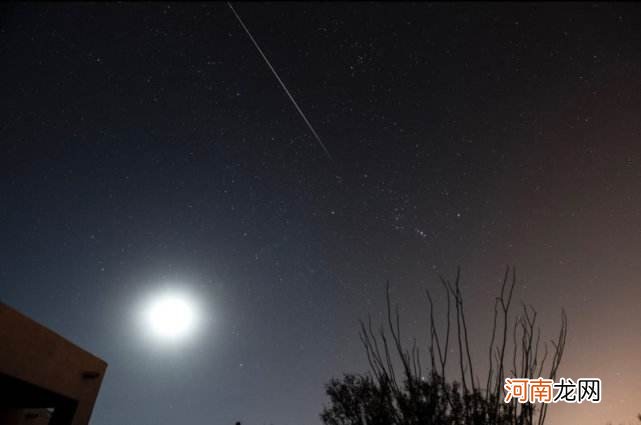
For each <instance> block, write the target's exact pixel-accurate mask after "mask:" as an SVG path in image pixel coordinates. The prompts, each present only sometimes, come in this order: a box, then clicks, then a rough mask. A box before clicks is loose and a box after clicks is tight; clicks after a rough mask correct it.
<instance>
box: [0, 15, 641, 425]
mask: <svg viewBox="0 0 641 425" xmlns="http://www.w3.org/2000/svg"><path fill="white" fill-rule="evenodd" d="M235 7H236V10H237V11H238V12H239V14H240V15H241V16H242V18H243V19H244V21H245V23H246V24H247V26H248V27H249V28H250V29H251V31H252V33H253V35H254V36H255V38H256V39H257V41H258V42H259V43H260V44H261V47H262V48H263V49H264V51H265V53H266V54H267V56H269V59H270V60H271V61H272V63H273V65H274V67H275V68H276V69H277V70H278V72H279V74H280V76H281V77H282V79H283V80H284V82H285V83H286V85H287V86H288V88H289V89H290V91H291V93H292V95H293V96H294V97H295V98H296V100H297V101H298V103H299V104H300V106H301V108H302V109H303V110H304V111H305V114H306V115H307V117H308V118H309V120H310V121H311V123H312V124H313V126H314V128H315V129H316V131H318V133H319V134H320V136H321V137H322V139H323V142H324V143H325V145H326V146H327V148H328V150H329V152H330V153H331V159H330V158H328V157H327V155H325V153H324V152H323V150H322V148H321V147H320V146H319V144H318V143H317V141H316V140H315V139H314V137H313V135H312V133H311V132H310V130H309V128H308V127H307V126H306V124H305V122H304V121H303V120H302V118H301V117H300V115H299V114H298V113H297V111H296V109H295V108H294V106H293V105H292V103H291V102H290V100H289V99H288V98H287V96H286V95H285V93H284V92H283V90H282V89H281V87H280V86H279V85H278V82H277V81H276V79H275V78H274V76H273V75H272V74H271V72H270V70H269V68H268V67H267V65H266V64H265V62H264V61H263V59H262V58H261V57H260V55H259V54H258V52H257V51H256V49H255V48H254V46H253V45H252V44H251V41H250V40H249V38H248V37H247V35H246V34H245V33H244V32H243V29H242V28H241V26H240V25H239V23H238V21H237V20H236V19H235V17H234V15H233V14H232V13H231V10H230V9H229V8H228V7H227V6H226V4H224V3H211V4H171V5H170V4H150V3H147V4H141V3H138V4H133V3H132V4H123V3H119V4H82V3H75V4H67V5H64V4H46V3H33V4H13V5H5V6H2V9H0V12H1V17H0V60H1V63H2V67H1V68H0V117H1V118H0V143H1V146H2V151H1V155H0V173H1V179H0V235H1V237H0V258H1V261H0V299H1V300H2V301H3V302H5V303H7V304H9V305H11V306H13V307H15V308H17V309H18V310H20V311H22V312H24V313H25V314H27V315H29V316H31V317H32V318H34V319H35V320H37V321H39V322H41V323H43V324H45V325H46V326H48V327H50V328H51V329H53V330H55V331H56V332H59V333H61V334H62V335H64V336H65V337H67V338H69V339H70V340H71V341H73V342H74V343H76V344H78V345H80V346H82V347H84V348H86V349H88V350H89V351H91V352H93V353H95V354H97V355H99V356H100V357H102V358H104V359H105V360H106V361H107V362H108V363H109V370H108V373H107V375H106V377H105V381H104V383H103V387H102V390H101V393H100V397H99V399H98V403H97V406H96V408H95V411H94V415H93V420H92V423H93V424H95V425H112V424H125V423H129V424H134V423H136V424H142V425H170V424H186V423H211V424H232V423H233V422H235V421H237V420H240V421H242V422H243V424H248V425H266V424H274V425H302V424H309V425H317V424H319V423H320V419H319V416H318V414H319V413H320V411H321V409H322V406H323V403H325V402H326V401H327V399H326V398H325V396H324V388H323V386H324V384H325V383H326V382H327V381H328V380H329V379H330V378H331V377H334V376H340V375H341V373H342V372H350V371H351V372H364V371H366V370H367V362H366V357H365V354H364V352H363V350H362V348H361V345H360V341H359V339H358V334H357V332H358V319H360V318H365V317H367V315H368V314H371V315H372V316H373V318H374V320H378V319H380V318H381V314H382V313H383V306H384V305H383V304H384V288H385V282H386V280H390V282H391V285H392V296H393V297H394V300H395V301H396V302H398V303H399V304H400V305H401V307H402V309H401V312H402V315H403V319H404V323H405V328H406V329H405V332H404V334H405V335H408V336H416V337H417V338H418V339H419V341H425V339H426V330H427V327H426V308H425V301H424V297H423V290H424V288H430V289H432V290H434V291H438V290H439V288H440V284H439V282H438V275H439V274H443V275H444V276H447V277H451V276H452V275H453V274H454V273H455V270H456V266H458V265H460V266H461V267H462V270H463V291H464V294H465V296H466V300H467V303H466V306H467V307H468V312H467V315H468V316H469V318H473V319H472V322H473V324H472V331H473V333H474V336H473V337H472V340H473V341H472V342H473V343H476V349H475V352H476V353H478V356H480V357H481V359H485V358H486V352H487V351H486V350H487V343H488V335H489V332H490V325H491V320H490V319H491V313H492V302H493V297H494V295H495V294H496V293H497V291H498V290H499V289H500V280H501V278H502V273H503V271H504V268H505V266H506V265H507V264H513V265H515V266H516V267H517V272H518V275H519V277H520V283H519V285H518V287H517V290H516V297H517V298H518V300H521V299H522V300H524V301H527V302H530V303H532V304H534V305H535V306H536V307H537V309H538V310H539V312H540V317H541V320H542V326H543V328H544V330H545V332H547V334H548V335H549V336H550V337H551V336H552V335H553V334H554V333H555V332H556V330H557V329H558V325H559V323H560V311H561V308H562V307H564V308H565V309H566V311H567V314H568V318H569V335H568V342H567V351H566V357H565V359H564V362H563V364H562V367H561V375H562V376H567V377H572V378H579V377H599V378H601V379H603V400H604V401H603V402H602V403H601V404H600V405H581V406H578V405H557V406H554V407H553V408H552V409H551V413H550V415H551V418H550V421H549V423H550V424H552V425H559V424H566V423H583V424H604V423H605V422H606V421H610V420H611V421H613V422H618V421H631V420H633V419H634V418H635V416H636V414H637V413H639V412H641V361H640V360H639V359H640V358H641V355H640V354H641V316H640V314H641V313H640V308H639V306H640V305H641V281H640V279H641V144H640V143H641V119H640V117H641V13H640V12H641V9H640V8H639V7H638V6H637V5H634V4H580V3H574V4H538V5H536V4H529V5H517V4H508V3H501V4H485V5H482V4H481V5H476V4H474V5H473V4H445V3H441V4H439V3H437V4H396V3H353V4H334V3H332V4H329V3H324V4H323V3H298V4H297V3H265V4H258V3H238V4H236V5H235ZM163 288H172V289H176V288H177V289H179V290H182V291H187V292H189V293H190V294H193V295H194V296H195V297H196V298H197V299H198V301H199V305H200V306H201V308H202V310H203V317H202V326H200V329H198V332H197V333H196V334H195V335H194V336H193V338H191V339H190V340H189V341H188V342H185V343H184V344H175V345H168V344H159V343H157V342H153V341H150V340H149V338H147V337H146V335H144V331H143V330H142V329H141V327H140V323H137V317H138V315H137V314H138V313H137V312H138V310H139V309H140V305H141V303H143V302H144V300H145V299H146V297H148V296H149V294H153V293H155V292H158V291H160V290H161V289H163ZM439 294H440V293H439ZM436 299H437V301H439V300H440V301H442V300H443V297H442V296H441V295H438V296H437V297H436ZM442 307H443V305H442V302H440V303H439V302H437V308H442Z"/></svg>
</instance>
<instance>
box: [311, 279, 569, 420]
mask: <svg viewBox="0 0 641 425" xmlns="http://www.w3.org/2000/svg"><path fill="white" fill-rule="evenodd" d="M441 283H442V285H443V287H444V289H445V293H446V294H447V313H446V316H445V318H446V320H445V322H444V323H445V329H441V330H439V329H437V327H436V324H435V320H434V306H433V302H432V297H431V294H430V293H429V291H426V295H427V306H428V313H429V334H430V335H429V343H428V347H427V354H426V356H423V355H422V354H421V352H420V350H419V347H418V346H417V344H416V342H415V341H414V343H413V345H412V346H411V347H409V348H408V347H405V346H404V345H403V343H402V339H401V325H400V315H399V310H398V306H396V307H395V308H392V303H391V299H390V293H389V284H388V285H387V291H386V305H387V323H386V324H385V325H384V326H380V328H379V329H378V330H377V331H375V330H374V328H373V325H372V321H371V318H370V319H369V320H368V322H367V323H365V322H361V330H360V338H361V341H362V343H363V347H364V349H365V354H366V355H367V359H368V363H369V369H370V370H369V373H367V374H345V375H344V376H343V377H341V378H338V379H332V380H331V381H330V382H329V383H328V384H327V386H326V393H327V395H328V397H329V404H328V405H326V406H325V407H324V409H323V411H322V413H321V419H322V421H323V423H324V424H326V425H445V424H447V425H508V424H510V425H534V424H537V425H542V424H544V423H545V419H546V414H547V408H548V405H547V404H542V405H537V406H535V405H532V404H529V403H526V404H519V403H517V402H516V400H512V401H511V402H509V403H505V402H504V401H503V383H504V378H505V377H506V373H509V374H508V375H507V376H512V377H519V378H538V377H540V376H543V370H544V368H545V367H546V365H547V366H548V368H547V377H548V378H550V379H555V377H556V373H557V370H558V367H559V364H560V362H561V358H562V357H563V351H564V348H565V340H566V335H567V317H566V315H565V312H563V311H562V314H561V326H560V330H559V333H558V336H557V338H556V339H555V340H551V341H550V346H551V347H552V349H551V350H548V343H543V344H542V348H541V344H540V340H541V333H540V328H539V327H538V325H537V323H536V319H537V313H536V311H535V310H534V308H532V307H531V306H529V305H526V304H523V305H522V309H521V312H520V314H518V315H516V316H515V317H513V316H514V315H513V314H511V307H512V295H513V292H514V287H515V286H516V272H515V271H514V269H512V270H511V273H510V268H507V269H506V271H505V275H504V278H503V284H502V286H501V292H500V295H499V296H498V297H497V298H496V300H495V304H494V319H493V324H492V336H491V339H490V343H489V349H488V360H489V362H488V363H489V366H488V370H487V378H486V379H485V380H484V381H483V385H481V382H480V381H479V378H478V376H477V375H475V373H474V368H473V361H472V354H471V349H470V344H469V338H468V331H467V321H466V318H465V310H464V303H463V296H462V294H461V290H460V269H457V273H456V278H455V280H454V283H451V282H450V281H448V280H447V279H444V278H441ZM452 307H453V308H452ZM452 316H454V321H452ZM452 328H453V329H452ZM452 346H454V347H452ZM452 348H455V350H452ZM453 353H455V354H457V355H458V356H457V358H456V360H455V363H454V365H455V366H458V370H459V376H458V377H457V378H456V379H448V378H447V375H446V373H447V372H448V368H447V365H448V361H450V359H451V357H450V354H453ZM423 357H426V360H427V362H428V363H429V365H428V366H429V367H428V369H427V370H426V373H424V371H423V365H422V361H423V360H422V358H423ZM508 362H509V363H510V364H509V365H508Z"/></svg>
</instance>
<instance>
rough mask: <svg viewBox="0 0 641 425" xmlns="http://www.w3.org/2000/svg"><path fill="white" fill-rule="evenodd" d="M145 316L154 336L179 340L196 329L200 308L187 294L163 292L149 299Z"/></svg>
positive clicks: (165, 339)
mask: <svg viewBox="0 0 641 425" xmlns="http://www.w3.org/2000/svg"><path fill="white" fill-rule="evenodd" d="M144 318H145V321H146V325H147V326H148V328H149V329H150V330H151V332H152V334H153V336H154V337H156V338H158V339H160V340H164V341H177V340H182V339H185V338H186V337H188V336H189V335H191V334H192V333H193V332H194V331H195V330H196V326H197V324H198V323H197V322H198V309H197V307H196V303H195V302H194V301H193V300H192V299H190V298H189V297H188V296H186V295H185V294H179V293H163V294H160V295H157V296H156V297H154V298H152V299H151V300H150V301H149V304H148V305H147V307H146V309H145V312H144Z"/></svg>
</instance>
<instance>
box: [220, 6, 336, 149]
mask: <svg viewBox="0 0 641 425" xmlns="http://www.w3.org/2000/svg"><path fill="white" fill-rule="evenodd" d="M227 6H229V8H230V9H231V11H232V12H233V13H234V16H236V19H237V20H238V23H240V26H241V27H243V29H244V30H245V32H246V33H247V36H248V37H249V39H250V40H251V41H252V43H254V46H255V47H256V50H258V53H260V55H261V56H262V57H263V59H264V60H265V63H266V64H267V66H268V67H269V69H270V70H271V71H272V74H274V77H276V79H277V80H278V82H279V83H280V86H281V87H282V88H283V90H284V91H285V93H286V94H287V97H289V100H291V101H292V103H293V104H294V107H296V110H297V111H298V113H299V114H300V116H301V117H302V118H303V121H305V124H307V127H309V130H310V131H311V132H312V134H313V135H314V138H315V139H316V141H317V142H318V144H319V145H320V147H321V148H323V151H324V152H325V154H326V155H327V157H328V158H329V159H332V155H330V153H329V151H328V150H327V147H325V144H324V143H323V141H322V140H321V138H320V136H319V135H318V133H317V132H316V130H314V127H313V126H312V123H310V122H309V120H308V119H307V116H305V113H304V112H303V110H302V109H301V108H300V106H298V103H297V102H296V100H295V99H294V96H292V94H291V93H290V92H289V90H288V89H287V86H286V85H285V83H283V80H281V79H280V77H279V76H278V73H277V72H276V70H275V69H274V67H273V66H272V64H271V62H270V61H269V59H267V56H266V55H265V53H264V52H263V49H261V48H260V46H259V45H258V42H257V41H256V39H254V36H252V34H251V32H249V28H247V26H246V25H245V23H244V22H243V20H242V19H241V17H240V15H239V14H238V13H237V12H236V9H234V6H232V4H231V2H227Z"/></svg>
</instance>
